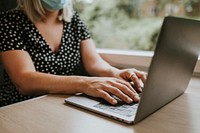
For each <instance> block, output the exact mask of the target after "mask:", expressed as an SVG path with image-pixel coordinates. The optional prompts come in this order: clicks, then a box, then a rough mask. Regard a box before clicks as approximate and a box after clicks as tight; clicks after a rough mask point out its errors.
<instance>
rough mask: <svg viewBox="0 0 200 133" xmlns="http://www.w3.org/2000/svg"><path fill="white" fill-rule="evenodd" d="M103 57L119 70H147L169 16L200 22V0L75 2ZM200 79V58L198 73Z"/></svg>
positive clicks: (100, 0)
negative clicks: (165, 18) (163, 25)
mask: <svg viewBox="0 0 200 133" xmlns="http://www.w3.org/2000/svg"><path fill="white" fill-rule="evenodd" d="M74 8H75V10H76V11H78V13H79V14H80V15H81V17H82V19H84V21H85V22H86V24H87V26H88V28H89V30H90V32H91V34H92V37H93V39H94V41H95V42H96V46H97V48H98V52H99V53H100V55H101V56H102V57H103V58H104V59H105V60H107V61H108V62H109V63H110V64H112V65H114V66H117V67H136V68H139V69H143V70H147V69H148V67H149V64H150V61H151V58H152V56H153V50H154V48H155V44H156V41H157V37H158V34H159V32H160V28H161V25H162V21H163V18H164V17H165V16H167V15H171V16H179V17H187V18H193V19H200V1H199V0H75V4H74ZM194 74H195V75H199V76H200V57H199V60H198V62H197V65H196V67H195V70H194Z"/></svg>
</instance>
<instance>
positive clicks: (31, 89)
mask: <svg viewBox="0 0 200 133" xmlns="http://www.w3.org/2000/svg"><path fill="white" fill-rule="evenodd" d="M21 77H22V78H20V79H18V80H15V85H16V87H17V88H18V89H19V91H20V92H21V93H22V94H25V95H40V94H49V93H51V94H75V93H78V92H82V89H83V88H84V87H87V82H86V79H87V77H82V76H58V75H52V74H45V73H39V72H29V73H26V74H24V75H22V76H21Z"/></svg>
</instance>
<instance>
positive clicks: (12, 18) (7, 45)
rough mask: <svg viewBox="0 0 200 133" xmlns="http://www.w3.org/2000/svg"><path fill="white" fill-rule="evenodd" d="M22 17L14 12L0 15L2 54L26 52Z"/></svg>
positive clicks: (0, 46)
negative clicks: (10, 51)
mask: <svg viewBox="0 0 200 133" xmlns="http://www.w3.org/2000/svg"><path fill="white" fill-rule="evenodd" d="M21 21H22V20H21V19H20V15H19V14H17V13H14V11H7V12H1V13H0V52H3V51H8V50H25V47H24V46H23V39H22V38H23V37H22V32H23V31H22V30H21V29H22V27H21V24H20V23H22V22H21Z"/></svg>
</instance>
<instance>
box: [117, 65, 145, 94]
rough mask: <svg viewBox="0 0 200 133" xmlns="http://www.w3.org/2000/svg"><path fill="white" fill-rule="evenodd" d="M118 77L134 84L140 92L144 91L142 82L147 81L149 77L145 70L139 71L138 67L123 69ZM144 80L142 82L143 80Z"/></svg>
mask: <svg viewBox="0 0 200 133" xmlns="http://www.w3.org/2000/svg"><path fill="white" fill-rule="evenodd" d="M116 77H119V78H121V79H124V80H126V81H128V82H130V83H131V84H132V86H133V87H134V89H136V90H137V91H138V92H142V85H141V84H142V83H145V81H146V78H147V73H145V72H143V71H139V70H136V69H133V68H132V69H122V70H119V72H118V74H116ZM141 81H142V82H141Z"/></svg>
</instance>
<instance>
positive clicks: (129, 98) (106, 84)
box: [83, 77, 139, 105]
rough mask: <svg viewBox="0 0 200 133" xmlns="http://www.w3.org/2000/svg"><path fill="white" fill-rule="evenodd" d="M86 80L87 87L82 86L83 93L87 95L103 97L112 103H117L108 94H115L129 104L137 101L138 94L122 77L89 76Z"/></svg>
mask: <svg viewBox="0 0 200 133" xmlns="http://www.w3.org/2000/svg"><path fill="white" fill-rule="evenodd" d="M86 82H87V86H88V87H86V88H84V90H83V93H85V94H87V95H89V96H93V97H98V98H103V99H105V100H106V101H108V102H109V103H111V104H112V105H115V104H117V100H116V99H114V98H113V97H112V96H111V95H110V94H113V95H115V96H117V97H118V98H120V99H121V100H123V101H125V102H126V103H129V104H130V103H132V102H138V101H139V96H138V94H137V92H136V91H135V90H134V88H133V87H132V86H131V84H130V83H129V82H127V81H124V80H122V79H118V78H110V77H89V78H88V80H87V81H86Z"/></svg>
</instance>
